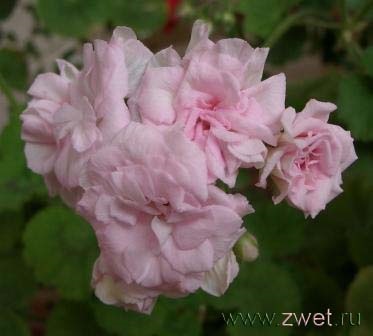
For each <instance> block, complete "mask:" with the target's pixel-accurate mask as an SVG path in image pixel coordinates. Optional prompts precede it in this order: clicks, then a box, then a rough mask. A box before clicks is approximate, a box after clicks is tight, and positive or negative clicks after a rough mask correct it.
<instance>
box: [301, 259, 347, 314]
mask: <svg viewBox="0 0 373 336" xmlns="http://www.w3.org/2000/svg"><path fill="white" fill-rule="evenodd" d="M296 275H297V283H298V285H299V288H300V289H301V292H302V303H303V307H302V309H303V311H304V312H307V313H308V312H312V313H318V312H326V310H327V309H330V310H331V311H336V312H341V311H343V306H344V302H343V292H342V289H341V288H340V285H339V284H338V283H337V281H336V279H334V278H333V277H331V276H329V275H328V274H327V273H325V272H324V271H323V270H322V269H320V268H313V267H310V266H306V265H304V264H301V265H299V267H297V273H296ZM315 293H317V295H315Z"/></svg>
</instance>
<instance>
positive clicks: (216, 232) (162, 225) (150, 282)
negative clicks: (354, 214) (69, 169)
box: [78, 122, 252, 312]
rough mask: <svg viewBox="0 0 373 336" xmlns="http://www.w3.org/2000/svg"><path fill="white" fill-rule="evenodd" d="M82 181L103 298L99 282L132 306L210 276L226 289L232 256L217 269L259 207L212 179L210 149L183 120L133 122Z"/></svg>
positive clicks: (83, 209)
mask: <svg viewBox="0 0 373 336" xmlns="http://www.w3.org/2000/svg"><path fill="white" fill-rule="evenodd" d="M81 185H82V186H83V188H84V194H83V197H82V199H81V200H80V202H79V203H78V211H79V212H80V213H81V214H82V215H83V216H84V217H85V218H87V220H88V221H89V222H90V223H91V224H92V225H93V227H94V228H95V231H96V236H97V238H98V241H99V245H100V248H101V257H100V259H101V260H103V262H104V265H105V267H101V268H100V270H97V272H98V273H99V274H100V275H98V276H96V278H97V279H98V280H95V281H94V285H95V286H96V294H97V286H100V290H99V293H104V294H102V295H103V297H104V299H103V300H107V298H106V299H105V297H106V294H107V290H109V289H108V288H107V286H106V285H105V286H103V285H102V284H101V283H100V281H106V282H107V281H109V282H108V283H107V285H110V286H111V285H112V284H113V283H114V284H115V288H116V290H118V291H119V292H120V293H121V294H118V293H117V294H118V295H117V296H116V300H117V301H118V302H117V304H118V305H121V306H124V307H127V308H130V309H133V305H132V304H133V302H132V303H131V304H130V303H129V301H128V300H134V301H135V302H136V307H137V308H136V309H138V310H141V311H144V312H147V311H148V308H149V307H152V304H150V302H151V301H152V300H151V298H153V299H155V298H156V296H158V295H159V294H164V295H167V296H170V297H178V296H183V295H187V294H188V293H191V292H194V291H195V290H197V289H198V288H200V287H202V288H204V289H205V290H207V291H209V289H210V288H211V286H212V285H209V283H212V280H211V279H215V280H216V281H215V282H214V286H215V287H214V288H213V289H211V290H210V292H212V293H214V294H217V295H218V294H222V293H223V292H224V291H225V289H226V288H227V286H228V285H229V283H230V281H232V279H233V278H234V276H235V275H236V274H237V268H238V266H237V265H236V264H235V260H233V259H232V258H230V261H229V262H228V261H226V262H221V263H220V264H218V267H219V268H218V270H216V269H214V268H215V265H217V263H218V261H219V260H220V259H222V258H225V257H226V256H227V255H228V254H229V253H230V251H231V249H232V247H233V245H234V243H235V242H236V241H237V239H238V238H239V237H240V236H241V235H242V233H243V232H244V229H243V228H242V226H241V224H242V219H241V216H243V215H245V214H247V213H249V212H250V211H252V209H251V207H250V206H249V205H248V203H247V201H246V199H245V198H244V197H242V196H240V195H227V194H225V193H224V192H222V191H221V190H220V189H218V188H216V187H214V186H208V185H207V171H206V163H205V157H204V155H203V152H202V151H201V150H200V149H199V148H198V146H197V145H195V144H194V143H193V142H191V141H189V140H188V139H187V138H186V137H185V136H184V135H183V133H182V132H181V130H180V129H179V127H178V126H177V125H176V126H175V127H171V128H166V129H159V128H157V127H155V126H150V125H149V126H147V125H143V124H139V123H136V122H132V123H130V124H129V125H128V126H127V127H125V128H124V130H123V131H121V132H120V133H119V134H118V135H117V136H116V137H115V138H114V139H113V141H112V142H111V143H110V144H108V145H106V146H104V147H102V148H101V149H100V150H98V151H97V152H96V153H95V154H94V155H92V157H91V158H90V160H89V161H88V163H87V170H86V173H85V176H84V177H83V178H82V181H81ZM232 264H233V265H232ZM210 272H212V273H214V272H215V274H210ZM222 272H227V275H226V276H225V277H224V276H223V275H221V273H222ZM208 274H210V275H209V276H208ZM216 274H219V275H221V276H220V277H219V278H218V277H217V275H216ZM206 277H208V280H207V278H206ZM100 279H101V280H100ZM108 279H110V280H108ZM120 289H123V290H122V292H123V293H122V292H121V291H120ZM141 289H143V290H141ZM132 290H133V292H132ZM126 291H127V292H126ZM98 295H100V294H98ZM144 300H145V301H146V302H145V301H144ZM142 307H147V308H142Z"/></svg>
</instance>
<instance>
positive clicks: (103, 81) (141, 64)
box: [21, 27, 152, 204]
mask: <svg viewBox="0 0 373 336" xmlns="http://www.w3.org/2000/svg"><path fill="white" fill-rule="evenodd" d="M151 55H152V54H151V52H150V51H149V50H148V49H147V48H145V47H144V46H143V45H142V43H141V42H139V41H137V40H136V36H135V35H134V33H133V32H132V30H130V29H128V28H125V27H118V28H117V29H116V30H115V31H114V33H113V37H112V38H111V40H110V41H109V42H105V41H102V40H96V41H94V43H93V45H92V44H90V43H87V44H85V46H84V52H83V63H84V67H83V69H82V71H78V70H77V69H76V68H75V67H74V66H73V65H71V64H69V63H68V62H65V61H62V60H59V61H58V66H59V69H60V74H59V75H57V74H54V73H46V74H42V75H39V76H38V77H37V78H36V79H35V81H34V83H33V84H32V86H31V88H30V89H29V91H28V93H29V94H30V95H31V96H32V97H33V99H32V100H31V101H30V103H29V104H28V106H27V109H26V110H25V111H24V112H23V114H22V116H21V118H22V121H23V127H22V138H23V140H25V142H26V146H25V153H26V158H27V163H28V166H29V167H30V168H31V169H32V170H33V171H34V172H36V173H38V174H41V175H43V176H44V178H45V181H46V183H47V186H48V188H49V190H50V192H51V194H56V193H57V194H60V195H61V196H62V197H63V198H65V200H68V199H71V201H68V203H69V204H71V203H72V204H73V203H74V201H72V200H73V199H74V200H75V198H76V197H75V196H76V195H77V194H79V191H77V189H76V188H78V185H79V183H78V180H79V177H80V175H81V171H82V168H83V166H84V164H85V162H86V161H87V160H88V158H89V156H90V155H91V154H92V153H94V152H95V151H96V150H97V148H99V147H100V146H101V145H102V144H103V143H106V142H107V141H110V140H111V138H112V137H113V136H114V135H115V134H116V133H117V132H118V131H119V130H121V129H122V128H123V127H124V126H125V125H127V123H128V122H129V113H128V109H127V106H126V105H125V102H124V98H125V97H126V96H128V95H129V92H130V91H133V90H134V89H135V87H136V85H137V83H138V79H139V78H138V77H139V76H141V75H142V72H143V71H144V69H145V65H146V62H147V61H148V60H149V59H150V57H151ZM69 192H71V193H72V195H70V196H74V197H69V195H68V194H69Z"/></svg>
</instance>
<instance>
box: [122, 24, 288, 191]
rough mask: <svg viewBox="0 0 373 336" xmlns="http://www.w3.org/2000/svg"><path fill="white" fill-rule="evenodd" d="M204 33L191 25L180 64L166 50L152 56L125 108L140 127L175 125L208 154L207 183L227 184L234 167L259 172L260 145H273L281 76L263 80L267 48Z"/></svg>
mask: <svg viewBox="0 0 373 336" xmlns="http://www.w3.org/2000/svg"><path fill="white" fill-rule="evenodd" d="M208 35H209V28H208V25H207V24H205V23H203V22H201V21H196V22H195V24H194V26H193V31H192V36H191V40H190V43H189V46H188V48H187V52H186V55H185V56H184V58H183V59H181V58H180V57H179V55H178V54H177V53H176V51H175V50H174V49H172V48H171V47H169V48H167V49H165V50H162V51H160V52H159V53H158V54H156V55H155V56H154V57H153V58H152V60H151V61H150V63H149V65H148V67H147V70H146V71H145V74H144V76H143V78H142V81H141V83H140V86H139V88H138V90H137V92H136V94H135V95H134V96H133V98H132V99H131V100H130V104H129V106H130V111H131V113H132V114H133V115H134V116H135V118H140V119H141V120H142V122H143V123H146V124H155V125H173V124H174V123H181V124H182V125H183V127H184V132H185V134H186V135H187V137H188V138H189V139H191V140H193V141H194V142H196V143H197V144H198V145H199V147H200V148H201V149H202V150H203V151H204V153H205V155H206V160H207V166H208V177H209V182H210V183H211V182H214V181H215V180H216V179H217V178H219V179H221V180H222V181H224V182H225V183H227V184H228V185H229V186H231V187H232V186H234V184H235V180H236V176H237V169H238V168H239V167H257V168H259V167H261V166H262V165H263V163H264V160H265V157H266V153H267V149H266V146H265V143H266V144H270V145H275V144H276V135H277V133H278V131H279V127H278V122H279V119H280V116H281V113H282V111H283V110H284V108H285V107H284V102H285V77H284V75H283V74H280V75H277V76H273V77H270V78H268V79H267V80H265V81H262V82H261V77H262V73H263V67H264V63H265V59H266V57H267V53H268V49H267V48H257V49H253V48H252V47H251V46H250V45H249V44H248V43H247V42H246V41H244V40H241V39H224V40H220V41H218V42H217V43H213V42H212V41H211V40H209V38H208Z"/></svg>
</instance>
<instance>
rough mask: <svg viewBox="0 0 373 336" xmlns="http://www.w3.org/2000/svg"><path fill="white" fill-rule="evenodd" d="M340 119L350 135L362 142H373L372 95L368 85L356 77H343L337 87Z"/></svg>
mask: <svg viewBox="0 0 373 336" xmlns="http://www.w3.org/2000/svg"><path fill="white" fill-rule="evenodd" d="M338 106H339V114H338V116H339V117H340V119H341V120H342V121H343V122H344V123H346V125H347V127H348V128H349V129H350V130H351V133H352V135H353V136H354V137H355V138H357V139H359V140H362V141H372V140H373V112H372V106H373V94H372V91H371V90H370V89H369V83H368V82H367V81H365V80H363V79H362V78H360V77H358V76H356V75H349V76H345V77H344V78H343V79H342V80H341V81H340V85H339V95H338Z"/></svg>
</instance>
